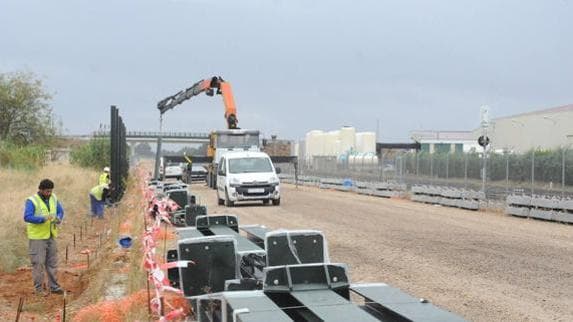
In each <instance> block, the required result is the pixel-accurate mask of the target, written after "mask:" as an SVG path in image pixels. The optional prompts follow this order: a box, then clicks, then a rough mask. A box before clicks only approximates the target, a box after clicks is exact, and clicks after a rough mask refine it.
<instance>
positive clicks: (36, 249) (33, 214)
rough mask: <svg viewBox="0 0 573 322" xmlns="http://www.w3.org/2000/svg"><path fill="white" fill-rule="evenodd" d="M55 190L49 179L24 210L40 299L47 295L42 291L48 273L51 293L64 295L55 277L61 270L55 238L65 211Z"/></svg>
mask: <svg viewBox="0 0 573 322" xmlns="http://www.w3.org/2000/svg"><path fill="white" fill-rule="evenodd" d="M53 189H54V183H53V182H52V181H51V180H50V179H44V180H42V181H41V182H40V185H39V186H38V193H37V194H35V195H33V196H31V197H29V198H28V199H27V200H26V205H25V208H24V221H25V222H26V223H27V224H26V226H27V227H26V230H27V233H28V240H29V254H30V260H31V262H32V278H33V279H34V288H35V292H36V294H38V295H45V294H46V293H45V292H44V288H43V284H44V275H45V274H46V273H48V283H49V288H50V292H51V293H56V294H64V290H63V289H62V288H61V287H60V285H59V284H58V280H57V276H56V274H57V268H58V249H57V245H56V237H57V236H58V225H59V224H60V223H61V222H62V220H63V219H64V208H63V207H62V204H61V203H60V202H59V201H58V198H57V197H56V195H55V194H53V193H52V190H53ZM44 269H45V271H46V272H44Z"/></svg>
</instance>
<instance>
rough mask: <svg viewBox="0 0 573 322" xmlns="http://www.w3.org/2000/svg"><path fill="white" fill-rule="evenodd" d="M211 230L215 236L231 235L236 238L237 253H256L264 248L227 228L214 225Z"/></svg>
mask: <svg viewBox="0 0 573 322" xmlns="http://www.w3.org/2000/svg"><path fill="white" fill-rule="evenodd" d="M209 230H210V231H211V232H213V234H215V235H230V236H233V237H235V239H236V240H237V248H238V249H237V251H239V252H255V251H261V250H262V248H261V247H259V246H258V245H257V244H255V243H253V242H252V241H250V240H248V239H247V238H245V237H243V236H241V235H239V233H237V232H236V231H235V230H233V229H232V228H229V227H227V226H222V225H213V226H210V227H209Z"/></svg>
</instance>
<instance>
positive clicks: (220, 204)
mask: <svg viewBox="0 0 573 322" xmlns="http://www.w3.org/2000/svg"><path fill="white" fill-rule="evenodd" d="M217 204H218V205H219V206H222V205H224V204H225V200H223V199H221V198H219V196H217Z"/></svg>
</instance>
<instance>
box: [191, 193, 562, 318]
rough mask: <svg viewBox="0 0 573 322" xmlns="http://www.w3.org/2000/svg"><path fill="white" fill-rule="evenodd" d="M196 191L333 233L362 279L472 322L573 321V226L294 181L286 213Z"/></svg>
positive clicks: (334, 246)
mask: <svg viewBox="0 0 573 322" xmlns="http://www.w3.org/2000/svg"><path fill="white" fill-rule="evenodd" d="M192 191H193V193H194V194H197V195H198V196H199V202H200V203H202V204H206V205H207V206H208V212H209V214H214V213H233V214H236V215H238V216H239V223H240V224H262V225H266V226H267V227H270V228H288V229H299V228H303V229H317V230H321V231H323V232H324V233H325V235H326V238H327V241H328V247H329V252H330V260H331V261H332V262H341V263H347V264H348V265H349V270H350V277H351V281H352V282H353V283H358V282H384V283H387V284H390V285H392V286H395V287H398V288H400V289H402V290H404V291H406V292H407V293H409V294H411V295H413V296H415V297H420V298H422V297H423V298H426V299H429V300H430V301H431V302H432V303H434V304H436V305H438V306H440V307H442V308H445V309H447V310H449V311H452V312H454V313H456V314H459V315H461V316H463V317H464V318H466V319H468V320H472V321H573V225H565V224H559V223H554V222H544V221H538V220H530V219H522V218H514V217H510V216H506V215H503V214H501V213H491V212H484V211H479V212H475V211H466V210H460V209H455V208H447V207H441V206H432V205H426V204H420V203H415V202H411V201H409V200H401V199H383V198H377V197H369V196H361V195H357V194H354V193H348V192H338V191H326V190H320V189H317V188H310V187H298V188H295V187H294V186H292V185H283V196H282V200H281V201H282V203H281V206H278V207H275V206H262V205H260V204H246V205H239V206H238V207H234V208H230V209H229V208H224V207H223V206H218V205H217V204H216V196H215V192H214V190H209V189H208V188H206V187H204V186H202V185H198V184H195V185H193V186H192Z"/></svg>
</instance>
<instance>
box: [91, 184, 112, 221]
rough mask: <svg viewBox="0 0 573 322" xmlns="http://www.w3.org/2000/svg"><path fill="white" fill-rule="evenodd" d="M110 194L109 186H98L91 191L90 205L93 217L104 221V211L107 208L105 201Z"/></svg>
mask: <svg viewBox="0 0 573 322" xmlns="http://www.w3.org/2000/svg"><path fill="white" fill-rule="evenodd" d="M108 194H109V185H107V184H105V183H103V184H98V185H97V186H95V187H93V188H92V189H91V190H90V204H91V213H92V217H97V218H99V219H103V210H104V208H105V199H106V198H107V195H108Z"/></svg>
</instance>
